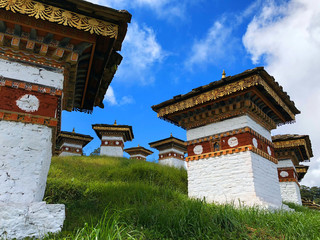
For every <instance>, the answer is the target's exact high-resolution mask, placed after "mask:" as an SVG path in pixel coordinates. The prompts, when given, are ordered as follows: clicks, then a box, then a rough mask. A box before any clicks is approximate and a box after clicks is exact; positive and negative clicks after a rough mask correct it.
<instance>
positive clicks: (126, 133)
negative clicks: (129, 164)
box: [92, 121, 134, 157]
mask: <svg viewBox="0 0 320 240" xmlns="http://www.w3.org/2000/svg"><path fill="white" fill-rule="evenodd" d="M92 129H93V130H94V131H95V132H96V134H97V135H98V137H99V138H100V139H101V146H100V155H101V156H112V157H123V148H124V143H125V142H126V141H132V139H133V138H134V136H133V132H132V127H131V126H128V125H117V122H116V121H115V123H114V124H94V125H92Z"/></svg>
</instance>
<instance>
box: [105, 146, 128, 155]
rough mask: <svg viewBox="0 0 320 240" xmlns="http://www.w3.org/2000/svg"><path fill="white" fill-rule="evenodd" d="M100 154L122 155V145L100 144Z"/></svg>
mask: <svg viewBox="0 0 320 240" xmlns="http://www.w3.org/2000/svg"><path fill="white" fill-rule="evenodd" d="M100 156H110V157H123V149H122V147H108V146H101V148H100Z"/></svg>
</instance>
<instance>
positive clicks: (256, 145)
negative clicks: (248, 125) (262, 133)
mask: <svg viewBox="0 0 320 240" xmlns="http://www.w3.org/2000/svg"><path fill="white" fill-rule="evenodd" d="M252 144H253V146H255V147H256V148H257V147H258V141H257V139H256V138H252Z"/></svg>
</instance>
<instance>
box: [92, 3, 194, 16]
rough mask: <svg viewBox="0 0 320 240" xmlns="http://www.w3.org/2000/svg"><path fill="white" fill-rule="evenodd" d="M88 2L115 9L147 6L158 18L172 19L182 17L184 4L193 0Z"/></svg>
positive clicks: (184, 8)
mask: <svg viewBox="0 0 320 240" xmlns="http://www.w3.org/2000/svg"><path fill="white" fill-rule="evenodd" d="M89 2H92V3H96V4H100V5H104V6H108V7H111V8H115V9H128V8H148V9H151V10H152V11H154V12H155V13H156V14H157V16H158V17H160V18H166V19H172V18H174V17H178V18H183V17H184V15H185V10H186V5H187V4H190V3H193V2H194V0H89Z"/></svg>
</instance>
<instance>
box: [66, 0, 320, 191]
mask: <svg viewBox="0 0 320 240" xmlns="http://www.w3.org/2000/svg"><path fill="white" fill-rule="evenodd" d="M91 2H93V3H97V4H100V5H104V6H108V7H112V8H115V9H119V10H120V9H126V10H128V11H129V12H130V13H131V14H132V22H131V23H130V24H129V27H128V33H127V36H126V39H125V41H124V43H123V48H122V51H121V52H120V54H121V55H122V56H123V57H124V59H123V61H122V63H121V65H120V66H119V69H118V72H117V73H116V76H115V78H114V79H113V81H112V83H111V87H110V88H109V90H108V92H107V95H106V97H105V102H104V103H105V108H104V109H100V108H95V109H94V112H93V114H91V115H88V114H84V113H77V112H72V113H69V112H65V111H64V112H63V115H62V130H64V131H71V130H72V128H73V127H75V128H76V132H78V133H83V134H89V135H91V136H93V137H95V139H94V140H93V141H92V142H91V143H90V144H89V145H88V146H87V147H86V148H85V153H86V154H89V153H90V152H92V151H93V150H94V149H95V148H97V147H99V145H100V141H99V139H98V137H97V136H96V135H95V133H94V131H93V130H92V128H91V124H95V123H106V124H111V123H113V122H114V120H117V122H118V124H124V125H131V126H133V132H134V135H135V138H134V140H133V141H132V142H127V143H126V144H125V147H133V146H137V145H138V144H139V145H140V146H144V147H147V148H149V145H148V143H149V142H152V141H156V140H160V139H163V138H166V137H169V136H170V133H173V136H175V137H178V138H181V139H183V140H185V139H186V132H185V130H183V129H181V128H179V127H176V126H174V125H172V124H170V123H167V122H165V121H163V120H160V119H158V118H157V115H156V113H155V112H153V111H152V109H151V106H152V105H154V104H158V103H161V102H163V101H165V100H168V99H171V98H172V97H173V96H175V95H178V94H184V93H187V92H189V91H191V90H192V89H193V88H196V87H199V86H202V85H205V84H208V83H210V82H212V81H215V80H219V79H220V78H221V74H222V70H223V69H225V71H226V74H227V75H234V74H237V73H240V72H243V71H244V70H246V69H250V68H254V67H257V66H264V67H265V68H266V70H267V71H268V72H269V73H270V74H271V75H273V76H274V77H275V79H276V81H278V82H279V83H280V84H281V85H282V86H283V87H284V90H285V91H287V92H288V94H289V95H290V96H291V99H292V100H293V101H295V103H296V106H297V107H298V109H300V110H301V112H302V114H300V115H299V116H297V122H296V123H295V124H289V125H287V126H282V127H279V128H278V129H277V130H274V131H273V132H272V134H278V133H298V134H308V135H310V137H311V141H312V145H313V151H314V155H315V157H314V158H312V159H311V163H310V165H311V167H310V169H309V172H308V174H307V175H306V177H305V179H304V180H303V182H302V184H306V185H309V186H314V185H318V186H319V185H320V150H319V145H320V137H319V135H320V128H319V125H320V120H319V119H320V107H319V103H320V3H319V1H318V0H290V1H280V0H279V1H276V0H274V1H273V0H266V1H261V0H257V1H244V0H241V1H238V0H223V1H222V0H207V1H206V0H198V1H196V0H179V1H178V0H171V1H170V0H94V1H91ZM151 150H152V151H155V153H154V154H153V155H151V156H149V157H148V160H149V161H154V160H156V159H157V157H158V152H157V151H156V150H155V149H151Z"/></svg>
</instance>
